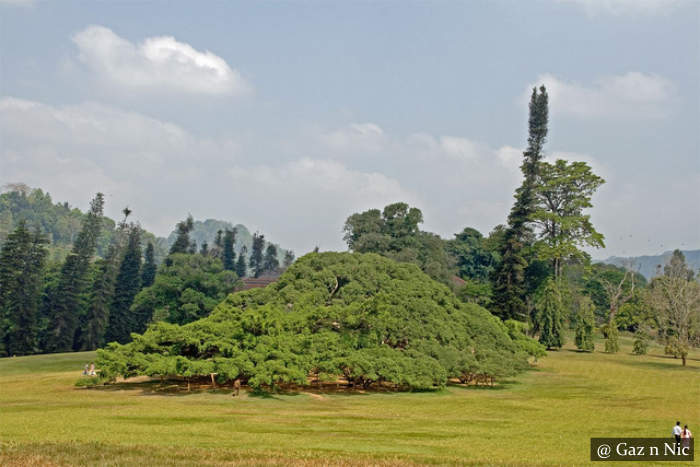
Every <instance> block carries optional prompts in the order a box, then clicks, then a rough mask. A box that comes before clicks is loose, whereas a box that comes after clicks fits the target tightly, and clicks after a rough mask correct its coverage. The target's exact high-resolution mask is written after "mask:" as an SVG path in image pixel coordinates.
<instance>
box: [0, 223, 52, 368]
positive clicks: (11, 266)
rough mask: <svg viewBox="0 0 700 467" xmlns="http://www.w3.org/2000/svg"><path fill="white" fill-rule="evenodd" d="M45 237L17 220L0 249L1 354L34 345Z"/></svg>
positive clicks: (25, 351)
mask: <svg viewBox="0 0 700 467" xmlns="http://www.w3.org/2000/svg"><path fill="white" fill-rule="evenodd" d="M47 242H48V240H47V239H46V238H45V236H44V235H42V234H41V233H40V232H39V230H38V229H37V230H35V231H34V233H31V232H29V230H28V229H27V225H26V222H25V221H24V220H22V221H20V222H19V224H18V226H17V228H16V229H15V230H14V232H12V233H11V234H10V235H9V236H8V237H7V241H6V242H5V244H4V245H3V248H2V252H0V355H3V354H5V355H27V354H31V353H34V351H35V349H36V319H37V311H38V308H39V299H40V296H41V293H40V290H41V281H42V271H43V268H44V261H45V259H46V255H47V250H46V247H45V244H46V243H47Z"/></svg>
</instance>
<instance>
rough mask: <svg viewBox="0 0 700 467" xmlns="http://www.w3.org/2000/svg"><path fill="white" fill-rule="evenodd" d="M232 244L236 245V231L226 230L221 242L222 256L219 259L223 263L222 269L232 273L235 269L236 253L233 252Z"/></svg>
mask: <svg viewBox="0 0 700 467" xmlns="http://www.w3.org/2000/svg"><path fill="white" fill-rule="evenodd" d="M234 243H236V229H233V230H230V229H226V232H225V233H224V238H223V240H222V244H223V256H222V258H221V259H222V261H223V263H224V269H226V270H228V271H233V270H234V269H235V268H236V253H235V251H234V250H233V245H234Z"/></svg>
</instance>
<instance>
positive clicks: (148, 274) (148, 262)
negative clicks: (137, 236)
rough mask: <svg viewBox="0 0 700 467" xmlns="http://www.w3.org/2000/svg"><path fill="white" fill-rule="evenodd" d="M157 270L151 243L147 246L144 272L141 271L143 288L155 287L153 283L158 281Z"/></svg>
mask: <svg viewBox="0 0 700 467" xmlns="http://www.w3.org/2000/svg"><path fill="white" fill-rule="evenodd" d="M157 269H158V267H157V266H156V260H155V253H154V247H153V243H150V242H149V243H148V245H147V246H146V253H145V255H144V262H143V270H142V271H141V288H143V289H145V288H146V287H150V286H151V285H153V281H154V280H155V279H156V271H157Z"/></svg>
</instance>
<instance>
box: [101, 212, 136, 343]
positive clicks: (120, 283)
mask: <svg viewBox="0 0 700 467" xmlns="http://www.w3.org/2000/svg"><path fill="white" fill-rule="evenodd" d="M140 289H141V229H140V228H139V227H138V226H133V225H132V226H131V228H130V230H129V240H128V244H127V247H126V251H125V253H124V258H123V259H122V262H121V265H120V266H119V273H118V274H117V280H116V283H115V286H114V298H113V300H112V305H111V307H110V310H109V323H108V325H107V330H106V332H105V338H106V341H107V342H112V341H117V342H119V343H125V342H128V341H129V340H130V338H131V333H132V332H142V331H143V330H144V329H145V319H143V318H141V317H138V316H134V315H133V314H132V313H131V310H130V308H131V304H132V303H133V302H134V297H135V296H136V294H137V293H138V292H139V290H140ZM142 321H144V322H142Z"/></svg>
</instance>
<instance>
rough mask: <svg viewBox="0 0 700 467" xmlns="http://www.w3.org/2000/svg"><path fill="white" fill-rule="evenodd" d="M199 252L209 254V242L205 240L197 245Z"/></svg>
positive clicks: (204, 254) (203, 254)
mask: <svg viewBox="0 0 700 467" xmlns="http://www.w3.org/2000/svg"><path fill="white" fill-rule="evenodd" d="M199 254H200V255H202V256H209V244H208V243H207V242H203V243H202V246H201V247H199Z"/></svg>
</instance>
